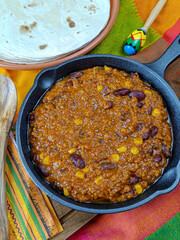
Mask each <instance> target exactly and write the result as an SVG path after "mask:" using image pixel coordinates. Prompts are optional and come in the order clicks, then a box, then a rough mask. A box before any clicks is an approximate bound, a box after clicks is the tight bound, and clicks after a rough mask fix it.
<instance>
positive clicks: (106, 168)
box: [101, 163, 117, 170]
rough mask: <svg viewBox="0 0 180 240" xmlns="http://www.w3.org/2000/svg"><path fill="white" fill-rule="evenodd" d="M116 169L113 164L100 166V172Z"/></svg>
mask: <svg viewBox="0 0 180 240" xmlns="http://www.w3.org/2000/svg"><path fill="white" fill-rule="evenodd" d="M116 167H117V165H116V164H115V163H103V164H102V165H101V169H102V170H111V169H114V168H116Z"/></svg>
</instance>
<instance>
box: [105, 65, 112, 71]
mask: <svg viewBox="0 0 180 240" xmlns="http://www.w3.org/2000/svg"><path fill="white" fill-rule="evenodd" d="M111 69H112V68H110V67H108V66H106V65H105V66H104V70H106V71H110V70H111Z"/></svg>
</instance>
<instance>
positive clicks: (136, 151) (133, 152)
mask: <svg viewBox="0 0 180 240" xmlns="http://www.w3.org/2000/svg"><path fill="white" fill-rule="evenodd" d="M131 153H132V154H133V155H136V154H138V153H139V149H138V148H137V147H132V148H131Z"/></svg>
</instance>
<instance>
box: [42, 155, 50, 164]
mask: <svg viewBox="0 0 180 240" xmlns="http://www.w3.org/2000/svg"><path fill="white" fill-rule="evenodd" d="M43 163H44V164H46V165H49V163H50V161H49V156H46V157H45V158H44V159H43Z"/></svg>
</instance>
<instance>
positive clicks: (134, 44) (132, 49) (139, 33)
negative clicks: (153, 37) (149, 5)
mask: <svg viewBox="0 0 180 240" xmlns="http://www.w3.org/2000/svg"><path fill="white" fill-rule="evenodd" d="M166 1H167V0H159V1H158V3H157V4H156V6H155V7H154V8H153V10H152V11H151V13H150V15H149V17H148V19H147V21H146V23H145V24H144V26H143V27H142V28H139V29H137V30H135V31H134V32H132V33H131V34H130V35H129V36H128V39H127V40H126V41H125V45H124V51H125V53H126V54H128V55H134V54H136V53H137V52H139V51H140V49H141V48H142V47H143V46H144V44H145V41H146V35H147V31H148V28H149V27H150V25H151V24H152V23H153V22H154V20H155V19H156V17H157V16H158V14H159V12H160V11H161V9H162V8H163V6H164V4H165V3H166Z"/></svg>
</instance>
